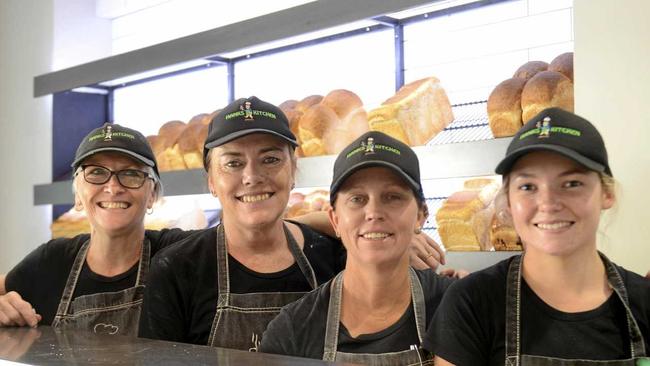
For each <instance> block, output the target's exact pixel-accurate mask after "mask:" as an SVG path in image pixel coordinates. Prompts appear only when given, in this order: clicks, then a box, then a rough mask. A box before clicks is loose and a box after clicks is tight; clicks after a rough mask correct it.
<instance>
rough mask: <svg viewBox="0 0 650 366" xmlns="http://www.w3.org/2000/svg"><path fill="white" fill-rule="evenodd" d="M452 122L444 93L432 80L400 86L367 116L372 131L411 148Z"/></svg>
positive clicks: (425, 140)
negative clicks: (381, 133) (384, 134)
mask: <svg viewBox="0 0 650 366" xmlns="http://www.w3.org/2000/svg"><path fill="white" fill-rule="evenodd" d="M453 119H454V116H453V113H452V111H451V104H450V103H449V98H448V97H447V93H446V92H445V90H444V89H443V88H442V86H441V85H440V81H439V80H438V79H437V78H435V77H429V78H425V79H421V80H417V81H414V82H412V83H409V84H406V85H404V86H402V87H401V88H400V89H399V90H398V91H397V93H396V94H395V95H394V96H392V97H391V98H389V99H387V100H386V101H385V102H384V103H382V105H381V106H380V107H379V108H376V109H374V110H372V111H370V112H369V113H368V124H369V127H370V129H371V130H373V131H381V132H384V133H386V134H388V135H390V136H392V137H394V138H396V139H398V140H400V141H402V142H404V143H406V144H408V145H410V146H417V145H424V144H426V143H427V142H428V141H429V140H431V138H433V137H434V136H435V135H436V134H438V133H439V132H440V131H442V130H443V129H445V127H447V126H448V125H449V123H450V122H451V121H453Z"/></svg>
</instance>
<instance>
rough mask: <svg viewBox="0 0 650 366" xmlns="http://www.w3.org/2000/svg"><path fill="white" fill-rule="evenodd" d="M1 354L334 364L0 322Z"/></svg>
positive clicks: (50, 361) (73, 360)
mask: <svg viewBox="0 0 650 366" xmlns="http://www.w3.org/2000/svg"><path fill="white" fill-rule="evenodd" d="M2 360H8V361H14V362H18V363H25V364H32V365H69V364H74V365H106V364H111V365H157V366H160V365H270V366H292V365H296V366H297V365H333V364H332V363H328V362H324V361H320V360H312V359H304V358H297V357H287V356H279V355H270V354H263V353H254V352H245V351H238V350H231V349H225V348H212V347H207V346H197V345H192V344H183V343H173V342H165V341H154V340H149V339H142V338H134V337H124V336H110V335H103V334H94V333H90V332H84V331H68V332H63V331H55V330H54V329H52V328H51V327H49V326H40V327H38V328H35V329H32V328H24V327H23V328H0V365H3V364H12V363H10V362H7V363H5V362H3V361H2ZM336 365H344V364H341V363H337V364H336Z"/></svg>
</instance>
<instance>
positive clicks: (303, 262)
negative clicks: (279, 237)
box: [283, 223, 318, 290]
mask: <svg viewBox="0 0 650 366" xmlns="http://www.w3.org/2000/svg"><path fill="white" fill-rule="evenodd" d="M283 227H284V235H285V236H286V237H287V244H288V245H289V251H290V252H291V255H293V258H294V259H295V260H296V263H298V267H300V271H301V272H302V274H303V275H304V276H305V278H306V279H307V282H309V285H310V286H311V289H312V290H314V289H316V287H318V281H316V274H314V269H313V268H312V266H311V264H310V263H309V260H307V257H306V256H305V253H304V252H303V251H302V250H301V249H300V247H299V246H298V244H297V243H296V239H294V237H293V234H291V231H289V227H288V226H287V224H286V223H284V224H283ZM305 245H307V243H305Z"/></svg>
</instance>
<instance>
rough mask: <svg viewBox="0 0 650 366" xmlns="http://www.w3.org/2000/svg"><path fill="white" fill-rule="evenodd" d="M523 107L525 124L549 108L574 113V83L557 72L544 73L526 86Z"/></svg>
mask: <svg viewBox="0 0 650 366" xmlns="http://www.w3.org/2000/svg"><path fill="white" fill-rule="evenodd" d="M521 107H522V119H523V121H524V123H526V122H528V120H530V119H531V118H533V117H534V116H535V115H536V114H538V113H539V112H541V111H542V110H544V109H546V108H549V107H559V108H562V109H564V110H567V111H569V112H573V83H572V82H571V80H569V78H567V77H566V76H564V74H561V73H559V72H557V71H542V72H540V73H538V74H537V75H535V76H533V78H532V79H530V80H528V82H527V83H526V86H524V90H523V92H522V93H521Z"/></svg>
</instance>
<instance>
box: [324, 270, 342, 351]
mask: <svg viewBox="0 0 650 366" xmlns="http://www.w3.org/2000/svg"><path fill="white" fill-rule="evenodd" d="M343 272H345V270H343V271H341V272H339V274H338V275H336V277H334V279H333V280H332V288H331V291H330V303H329V307H328V308H327V324H326V325H325V343H324V347H323V361H328V362H334V361H335V360H336V348H337V346H338V341H339V325H340V323H341V298H342V297H343Z"/></svg>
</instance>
